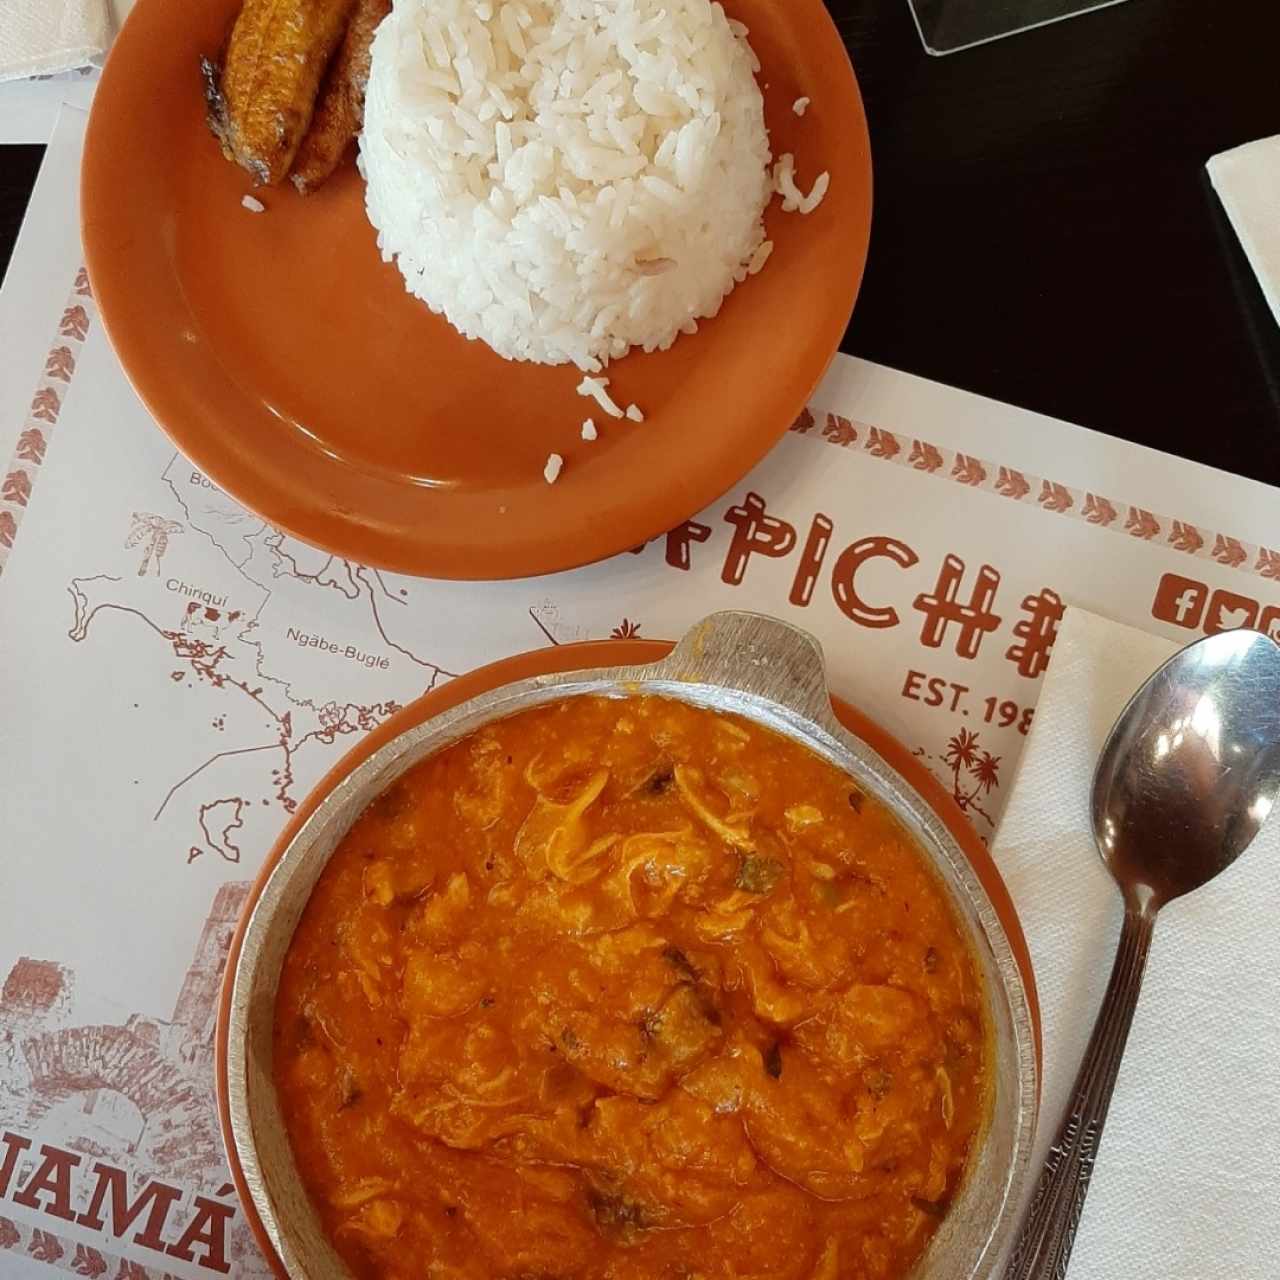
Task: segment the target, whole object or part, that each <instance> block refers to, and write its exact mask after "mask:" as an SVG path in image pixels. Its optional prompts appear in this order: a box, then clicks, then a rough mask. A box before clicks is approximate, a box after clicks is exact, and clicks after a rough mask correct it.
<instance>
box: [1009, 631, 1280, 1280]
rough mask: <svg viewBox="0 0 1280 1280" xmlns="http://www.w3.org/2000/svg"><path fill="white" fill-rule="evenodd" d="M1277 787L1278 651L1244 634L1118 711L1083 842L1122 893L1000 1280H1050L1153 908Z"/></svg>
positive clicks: (1257, 823)
mask: <svg viewBox="0 0 1280 1280" xmlns="http://www.w3.org/2000/svg"><path fill="white" fill-rule="evenodd" d="M1278 789H1280V646H1278V645H1277V644H1276V643H1275V642H1274V641H1273V640H1271V639H1269V638H1268V637H1267V636H1264V635H1260V634H1259V633H1257V632H1254V631H1227V632H1221V633H1220V634H1218V635H1212V636H1209V637H1207V638H1206V639H1204V640H1200V641H1198V642H1197V643H1196V644H1193V645H1189V646H1188V647H1187V648H1185V649H1183V650H1182V651H1181V652H1179V653H1176V654H1174V656H1173V657H1172V658H1170V659H1169V661H1168V662H1166V663H1165V664H1164V665H1163V666H1162V667H1161V668H1160V669H1159V670H1158V671H1157V672H1156V673H1155V674H1154V675H1153V676H1151V677H1150V678H1149V679H1148V680H1147V682H1146V683H1145V684H1144V685H1143V686H1142V688H1141V689H1139V690H1138V692H1137V693H1136V694H1135V695H1134V696H1133V697H1132V698H1131V699H1130V700H1129V703H1128V705H1127V706H1126V707H1125V709H1124V710H1123V711H1122V712H1121V713H1120V718H1119V719H1118V720H1117V721H1116V723H1115V725H1114V727H1113V728H1112V730H1111V733H1110V734H1109V735H1108V737H1107V741H1106V743H1105V744H1104V745H1103V748H1102V754H1101V756H1099V758H1098V764H1097V767H1096V769H1095V771H1094V775H1093V799H1092V808H1093V833H1094V839H1095V840H1096V841H1097V845H1098V852H1099V853H1100V854H1101V855H1102V860H1103V861H1104V862H1105V863H1106V864H1107V867H1108V869H1109V870H1110V872H1111V875H1112V877H1113V878H1114V879H1115V881H1116V884H1117V885H1118V886H1119V888H1120V892H1121V893H1122V894H1123V895H1124V903H1125V914H1124V925H1123V927H1122V928H1121V930H1120V944H1119V946H1118V948H1117V950H1116V959H1115V964H1114V965H1113V967H1112V970H1111V979H1110V981H1109V983H1108V984H1107V993H1106V995H1105V996H1104V997H1103V1000H1102V1008H1101V1009H1100V1010H1099V1013H1098V1020H1097V1022H1096V1023H1095V1024H1094V1028H1093V1034H1092V1035H1091V1036H1090V1038H1089V1046H1088V1048H1087V1049H1086V1050H1085V1053H1084V1058H1083V1060H1082V1061H1081V1063H1080V1071H1079V1074H1078V1075H1077V1076H1076V1081H1075V1085H1074V1086H1073V1088H1072V1093H1071V1101H1070V1103H1069V1105H1068V1108H1067V1114H1066V1116H1065V1118H1064V1119H1063V1122H1062V1127H1061V1129H1059V1131H1058V1136H1057V1138H1056V1140H1055V1142H1054V1144H1053V1146H1052V1147H1050V1149H1049V1154H1048V1156H1047V1158H1046V1159H1045V1164H1044V1168H1043V1170H1042V1171H1041V1174H1040V1181H1039V1183H1038V1184H1037V1186H1036V1192H1035V1196H1034V1197H1033V1199H1032V1201H1031V1207H1030V1209H1029V1210H1028V1212H1027V1219H1026V1221H1025V1222H1024V1224H1023V1227H1022V1232H1021V1234H1020V1235H1019V1236H1018V1239H1017V1243H1016V1244H1015V1245H1014V1249H1013V1253H1012V1255H1011V1257H1010V1260H1009V1264H1008V1266H1007V1268H1006V1270H1005V1280H1063V1277H1064V1276H1065V1275H1066V1272H1067V1264H1068V1262H1069V1260H1070V1258H1071V1248H1072V1245H1073V1244H1074V1243H1075V1234H1076V1227H1077V1226H1078V1225H1079V1223H1080V1213H1081V1210H1082V1209H1083V1207H1084V1198H1085V1195H1086V1194H1087V1193H1088V1190H1089V1180H1090V1178H1091V1177H1092V1175H1093V1168H1094V1162H1095V1161H1096V1159H1097V1153H1098V1144H1099V1142H1100V1141H1101V1138H1102V1126H1103V1124H1104V1122H1105V1121H1106V1118H1107V1108H1108V1107H1109V1106H1110V1104H1111V1094H1112V1091H1113V1090H1114V1088H1115V1082H1116V1075H1117V1074H1118V1072H1119V1070H1120V1059H1121V1057H1122V1056H1123V1054H1124V1047H1125V1043H1126V1041H1127V1040H1128V1038H1129V1027H1130V1026H1131V1025H1132V1022H1133V1011H1134V1009H1135V1008H1136V1007H1137V1003H1138V991H1139V989H1140V987H1141V985H1142V975H1143V973H1144V971H1145V969H1146V964H1147V953H1148V951H1149V949H1150V946H1151V936H1152V931H1153V929H1154V928H1155V922H1156V916H1157V915H1158V914H1159V912H1160V908H1161V907H1163V906H1164V904H1165V903H1167V902H1170V901H1172V900H1173V899H1174V898H1179V897H1182V896H1183V895H1184V894H1188V893H1191V892H1192V891H1193V890H1195V889H1198V888H1200V887H1201V886H1202V885H1205V884H1207V883H1208V882H1209V881H1210V880H1212V879H1213V878H1214V876H1216V875H1218V874H1219V873H1220V872H1222V871H1224V870H1226V868H1227V867H1229V866H1230V865H1231V864H1232V863H1233V862H1234V861H1235V860H1236V859H1237V858H1238V857H1239V856H1240V855H1241V854H1242V853H1243V852H1244V851H1245V849H1246V848H1248V846H1249V843H1250V842H1251V841H1252V840H1253V838H1254V836H1256V835H1257V834H1258V831H1259V829H1260V828H1261V826H1262V824H1263V823H1264V822H1265V821H1266V819H1267V815H1268V814H1269V813H1270V812H1271V809H1272V806H1273V805H1274V803H1275V798H1276V792H1277V790H1278Z"/></svg>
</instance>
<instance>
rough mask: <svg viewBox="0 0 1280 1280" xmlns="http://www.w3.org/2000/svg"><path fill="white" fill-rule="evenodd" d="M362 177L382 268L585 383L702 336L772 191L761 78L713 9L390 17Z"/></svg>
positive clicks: (370, 103)
mask: <svg viewBox="0 0 1280 1280" xmlns="http://www.w3.org/2000/svg"><path fill="white" fill-rule="evenodd" d="M372 57H373V60H372V69H371V73H370V78H369V88H368V96H367V101H366V106H365V123H364V133H363V136H362V139H361V144H360V168H361V171H362V173H363V174H364V176H365V179H366V181H367V194H366V201H367V207H368V212H369V218H370V220H371V221H372V223H373V225H374V227H375V228H376V229H377V231H378V243H379V246H380V248H381V250H382V254H383V257H384V259H387V260H391V259H395V260H396V261H397V263H398V265H399V267H400V270H401V272H402V273H403V275H404V278H405V283H406V286H407V288H408V289H409V290H410V292H412V293H414V294H416V295H417V296H418V297H420V298H421V299H422V300H423V301H424V302H426V303H427V305H428V306H429V307H430V308H431V309H432V310H433V311H436V312H440V313H442V314H444V315H445V316H446V317H447V318H448V319H449V320H450V321H451V322H452V323H453V324H454V325H455V326H456V327H457V328H458V329H459V330H461V332H462V333H464V334H466V335H467V336H468V337H471V338H481V339H483V340H484V341H485V342H487V343H488V344H489V345H490V346H491V347H493V348H494V350H495V351H497V352H498V353H499V354H501V355H503V356H506V357H508V358H511V359H522V360H536V361H541V362H545V363H551V364H560V363H566V362H573V363H575V364H577V365H578V366H579V367H580V368H582V369H584V370H590V371H594V370H598V369H600V368H601V367H602V366H603V365H604V364H606V363H607V362H608V361H609V360H611V359H616V358H618V357H619V356H622V355H624V354H625V353H626V352H627V351H628V349H629V348H631V347H632V346H639V347H643V348H644V349H645V350H646V351H652V350H655V349H665V348H666V347H668V346H670V345H671V343H672V342H674V341H675V339H676V336H677V335H678V334H680V333H682V332H683V333H691V332H694V331H695V330H696V328H697V323H696V322H697V320H699V319H702V318H705V317H710V316H714V315H715V314H716V313H717V312H718V311H719V310H720V306H721V304H722V302H723V300H724V298H725V296H726V295H727V294H728V293H729V292H730V291H731V290H732V289H733V287H734V284H735V283H736V282H737V281H738V280H741V279H743V278H745V276H746V274H747V272H748V270H749V265H750V264H752V263H753V262H756V261H757V260H758V254H757V251H758V250H759V249H760V246H761V244H762V243H763V241H764V225H763V221H762V214H763V212H764V207H765V204H766V203H767V202H768V200H769V197H770V192H771V182H770V176H769V163H770V158H771V157H770V153H769V142H768V136H767V134H766V132H765V126H764V103H763V99H762V97H761V94H760V89H759V86H758V85H757V84H756V80H755V75H754V72H755V71H756V70H758V68H759V64H758V62H757V61H756V58H755V55H754V54H753V53H752V51H751V48H750V46H749V45H748V43H747V39H746V30H745V28H744V27H742V25H741V24H740V23H736V22H731V21H729V20H728V19H726V17H725V14H724V11H723V10H722V9H721V7H720V5H719V4H718V3H713V2H712V0H492V4H476V3H475V0H396V4H395V7H394V9H393V10H392V13H391V15H390V16H389V17H388V18H387V19H386V20H385V21H384V22H383V23H382V25H381V26H380V27H379V28H378V32H377V36H376V37H375V39H374V43H373V55H372Z"/></svg>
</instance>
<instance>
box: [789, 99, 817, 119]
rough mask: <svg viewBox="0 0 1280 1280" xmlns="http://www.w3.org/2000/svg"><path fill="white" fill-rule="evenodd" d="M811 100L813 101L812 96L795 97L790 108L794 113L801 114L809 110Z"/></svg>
mask: <svg viewBox="0 0 1280 1280" xmlns="http://www.w3.org/2000/svg"><path fill="white" fill-rule="evenodd" d="M812 101H813V99H812V98H797V99H796V100H795V101H794V102H793V103H792V104H791V110H792V111H794V112H795V113H796V115H798V116H802V115H804V113H805V112H806V111H808V110H809V103H810V102H812Z"/></svg>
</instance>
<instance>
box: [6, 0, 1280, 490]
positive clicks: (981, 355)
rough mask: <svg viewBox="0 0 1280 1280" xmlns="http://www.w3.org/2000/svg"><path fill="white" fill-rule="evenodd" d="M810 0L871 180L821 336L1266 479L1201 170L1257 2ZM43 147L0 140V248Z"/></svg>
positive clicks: (1273, 103)
mask: <svg viewBox="0 0 1280 1280" xmlns="http://www.w3.org/2000/svg"><path fill="white" fill-rule="evenodd" d="M828 3H829V7H830V8H831V11H832V13H833V14H834V15H835V16H836V20H837V22H838V24H839V27H840V31H841V33H842V34H843V36H844V39H845V42H846V43H847V45H848V47H849V50H850V53H851V54H852V57H853V61H854V66H855V67H856V69H857V72H858V78H859V80H860V82H861V85H862V92H863V95H864V97H865V99H866V104H867V114H868V116H869V118H870V123H871V139H872V148H873V153H874V162H875V182H876V197H875V225H874V228H873V231H872V240H871V257H870V261H869V264H868V269H867V275H866V280H865V283H864V284H863V288H862V294H861V297H860V299H859V301H858V306H857V310H856V311H855V313H854V318H853V321H852V323H851V325H850V327H849V331H848V333H847V334H846V335H845V341H844V343H843V349H844V350H846V351H850V352H852V353H854V354H856V355H860V356H865V357H867V358H869V359H872V360H877V361H881V362H882V363H884V364H888V365H892V366H893V367H895V368H898V369H905V370H907V371H909V372H911V373H918V374H921V375H923V376H925V377H929V378H934V379H937V380H938V381H940V382H946V383H949V384H951V385H953V386H958V387H964V388H967V389H969V390H972V391H978V392H981V393H982V394H984V395H989V396H993V397H996V398H998V399H1001V400H1007V401H1010V402H1012V403H1014V404H1018V405H1022V406H1025V407H1027V408H1030V409H1037V410H1040V411H1041V412H1044V413H1050V414H1054V415H1057V416H1059V417H1062V418H1067V419H1069V420H1071V421H1073V422H1078V423H1080V424H1082V425H1084V426H1090V427H1095V428H1097V429H1099V430H1101V431H1105V432H1108V433H1110V434H1112V435H1116V436H1121V437H1123V438H1125V439H1127V440H1134V441H1138V442H1140V443H1142V444H1147V445H1152V446H1154V447H1155V448H1158V449H1163V450H1166V451H1168V452H1171V453H1177V454H1181V455H1182V456H1184V457H1187V458H1194V459H1196V460H1197V461H1200V462H1206V463H1210V464H1212V465H1215V466H1219V467H1222V468H1224V469H1226V470H1228V471H1234V472H1237V473H1239V474H1241V475H1247V476H1252V477H1254V478H1256V479H1259V480H1265V481H1268V482H1269V483H1272V484H1280V327H1278V326H1277V325H1276V323H1275V321H1274V320H1273V318H1272V316H1271V313H1270V312H1269V311H1268V309H1267V307H1266V304H1265V302H1264V300H1263V297H1262V294H1261V291H1260V290H1259V288H1258V285H1257V282H1256V280H1255V278H1254V276H1253V274H1252V272H1251V270H1250V268H1249V264H1248V261H1247V260H1246V259H1245V257H1244V255H1243V253H1242V251H1241V249H1240V247H1239V244H1238V243H1237V241H1236V239H1235V236H1234V234H1233V233H1232V231H1231V227H1230V225H1229V223H1228V222H1227V220H1226V218H1225V216H1224V214H1223V212H1222V209H1221V206H1220V205H1219V203H1218V200H1217V197H1216V195H1215V194H1214V192H1213V190H1212V188H1211V187H1210V186H1209V183H1208V180H1207V178H1206V176H1205V171H1204V165H1205V161H1207V160H1208V158H1209V157H1210V156H1211V155H1213V154H1214V153H1215V152H1218V151H1222V150H1225V149H1226V148H1228V147H1233V146H1236V145H1238V144H1240V143H1242V142H1248V141H1251V140H1252V139H1254V138H1260V137H1264V136H1267V135H1270V134H1275V133H1280V74H1278V73H1277V67H1278V66H1280V4H1278V3H1277V0H1124V3H1122V4H1120V5H1118V6H1117V7H1114V8H1110V9H1103V10H1100V11H1098V12H1096V13H1092V14H1086V15H1084V16H1082V17H1079V18H1075V19H1072V20H1071V21H1069V22H1063V23H1059V24H1057V25H1054V26H1050V27H1043V28H1041V29H1039V30H1035V31H1031V32H1027V33H1025V34H1022V35H1018V36H1015V37H1013V38H1011V39H1007V40H1000V41H997V42H995V43H993V44H988V45H985V46H981V47H979V48H975V49H970V50H966V51H964V52H961V53H955V54H951V55H949V56H947V57H945V58H932V57H929V56H928V55H927V54H926V53H925V52H924V50H923V48H922V46H921V43H920V40H919V37H918V36H917V34H916V30H915V27H914V24H913V22H912V19H911V16H910V13H909V11H908V7H907V0H828ZM41 150H42V149H41V148H39V147H0V264H5V263H7V262H8V258H9V254H10V252H11V250H12V247H13V240H14V237H15V236H16V235H17V231H18V225H19V223H20V221H21V219H22V214H23V210H24V209H25V207H26V201H27V198H28V196H29V194H30V191H31V185H32V183H33V181H34V180H35V174H36V169H37V167H38V165H39V161H40V155H41ZM1277 220H1278V221H1280V213H1278V218H1277Z"/></svg>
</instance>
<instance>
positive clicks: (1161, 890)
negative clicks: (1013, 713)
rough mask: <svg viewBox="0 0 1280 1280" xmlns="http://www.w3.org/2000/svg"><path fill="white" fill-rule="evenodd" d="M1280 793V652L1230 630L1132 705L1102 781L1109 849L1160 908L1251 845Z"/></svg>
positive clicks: (1184, 654) (1127, 887)
mask: <svg viewBox="0 0 1280 1280" xmlns="http://www.w3.org/2000/svg"><path fill="white" fill-rule="evenodd" d="M1277 789H1280V647H1277V645H1276V643H1275V642H1274V641H1273V640H1271V639H1269V638H1268V637H1267V636H1264V635H1262V634H1260V633H1259V632H1256V631H1224V632H1221V633H1220V634H1218V635H1213V636H1208V637H1206V638H1205V639H1204V640H1201V641H1199V642H1198V643H1196V644H1193V645H1191V646H1189V647H1188V648H1186V649H1183V650H1182V651H1181V652H1180V653H1178V654H1175V655H1174V657H1172V658H1171V659H1170V660H1169V661H1168V662H1166V663H1165V664H1164V666H1162V667H1161V668H1160V669H1159V670H1158V671H1157V672H1156V673H1155V674H1154V675H1153V676H1151V678H1150V679H1149V680H1148V681H1147V682H1146V684H1144V685H1143V686H1142V688H1141V689H1139V690H1138V692H1137V693H1136V694H1135V695H1134V696H1133V698H1132V699H1131V700H1130V701H1129V704H1128V706H1126V707H1125V709H1124V711H1123V712H1121V714H1120V718H1119V719H1118V720H1117V721H1116V724H1115V726H1114V728H1113V729H1112V730H1111V733H1110V735H1109V736H1108V738H1107V741H1106V744H1105V745H1104V747H1103V749H1102V755H1101V756H1100V757H1099V760H1098V765H1097V769H1096V771H1095V773H1094V780H1093V831H1094V838H1095V840H1096V841H1097V844H1098V851H1099V852H1100V853H1101V854H1102V859H1103V861H1104V862H1105V863H1106V864H1107V866H1108V868H1109V869H1110V871H1111V874H1112V876H1114V877H1115V880H1116V882H1117V883H1118V884H1119V886H1120V888H1121V890H1122V892H1124V894H1125V898H1126V901H1129V900H1130V899H1133V898H1135V897H1136V898H1138V899H1147V900H1149V901H1150V902H1151V903H1152V905H1153V906H1155V907H1160V906H1163V905H1164V904H1165V903H1166V902H1169V901H1171V900H1172V899H1174V898H1179V897H1181V896H1182V895H1183V894H1187V893H1190V892H1191V891H1192V890H1194V889H1198V888H1200V886H1201V885H1203V884H1207V883H1208V882H1209V881H1210V880H1212V879H1213V877H1214V876H1216V875H1218V873H1219V872H1221V871H1224V870H1225V869H1226V868H1227V867H1229V866H1230V865H1231V864H1232V863H1233V862H1234V861H1235V860H1236V859H1237V858H1238V857H1239V856H1240V854H1242V853H1243V852H1244V850H1245V849H1246V848H1247V847H1248V845H1249V843H1250V842H1251V841H1252V840H1253V838H1254V836H1255V835H1257V833H1258V829H1259V828H1260V827H1261V826H1262V824H1263V822H1264V821H1265V820H1266V817H1267V815H1268V814H1269V813H1270V812H1271V807H1272V804H1273V802H1274V800H1275V796H1276V792H1277Z"/></svg>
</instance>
